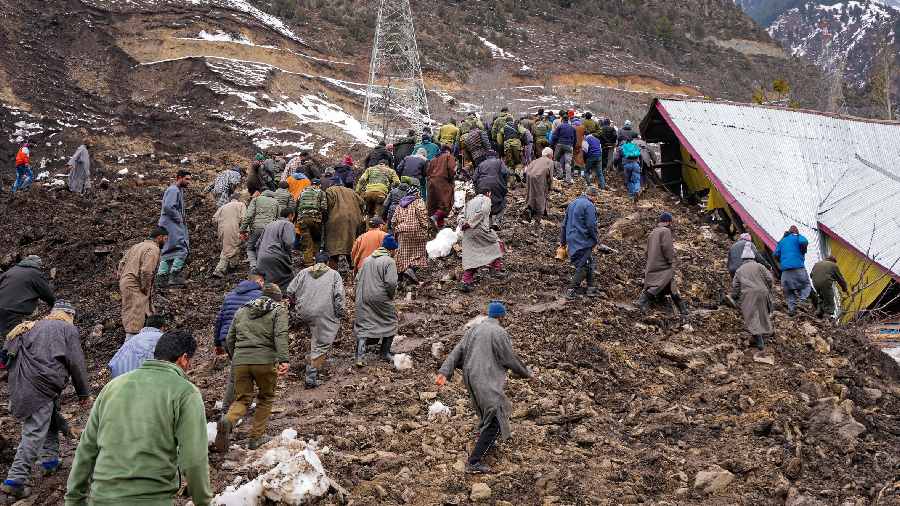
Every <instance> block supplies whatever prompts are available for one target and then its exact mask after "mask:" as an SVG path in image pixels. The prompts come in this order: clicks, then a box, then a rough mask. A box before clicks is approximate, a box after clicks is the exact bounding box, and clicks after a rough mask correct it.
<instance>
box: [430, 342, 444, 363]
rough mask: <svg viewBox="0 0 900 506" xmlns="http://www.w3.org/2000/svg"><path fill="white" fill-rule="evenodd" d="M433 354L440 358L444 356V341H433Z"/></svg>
mask: <svg viewBox="0 0 900 506" xmlns="http://www.w3.org/2000/svg"><path fill="white" fill-rule="evenodd" d="M431 356H432V357H434V358H436V359H438V360H440V359H441V357H443V356H444V343H431Z"/></svg>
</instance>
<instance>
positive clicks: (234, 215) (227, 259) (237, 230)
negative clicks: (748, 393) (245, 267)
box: [212, 194, 247, 278]
mask: <svg viewBox="0 0 900 506" xmlns="http://www.w3.org/2000/svg"><path fill="white" fill-rule="evenodd" d="M246 212H247V206H246V205H245V204H244V203H243V202H241V201H240V200H238V195H237V194H234V195H232V197H231V201H230V202H228V203H227V204H225V205H224V206H222V207H220V208H219V209H217V210H216V213H215V214H213V221H215V222H216V233H217V234H218V236H219V242H221V243H222V252H221V253H219V263H217V264H216V268H215V269H214V270H213V273H212V276H213V277H214V278H224V277H225V274H226V273H227V272H228V270H229V269H234V268H237V267H238V266H239V265H240V262H241V220H243V219H244V213H246Z"/></svg>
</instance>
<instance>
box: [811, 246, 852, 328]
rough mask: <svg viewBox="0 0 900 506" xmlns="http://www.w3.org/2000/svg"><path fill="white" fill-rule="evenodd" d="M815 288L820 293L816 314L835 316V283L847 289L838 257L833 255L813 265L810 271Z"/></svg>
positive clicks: (818, 315) (844, 289)
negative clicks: (838, 263)
mask: <svg viewBox="0 0 900 506" xmlns="http://www.w3.org/2000/svg"><path fill="white" fill-rule="evenodd" d="M810 277H811V278H812V283H813V288H815V289H816V293H817V294H818V304H817V308H816V316H817V317H819V318H821V317H822V316H825V317H828V318H833V317H834V300H835V294H834V284H835V283H837V284H838V286H840V287H841V290H843V291H845V292H846V291H847V282H846V281H845V280H844V276H843V275H842V274H841V269H840V268H838V265H837V259H836V258H834V257H833V256H830V257H828V258H826V259H825V260H821V261H819V262H817V263H816V265H814V266H813V269H812V272H811V273H810Z"/></svg>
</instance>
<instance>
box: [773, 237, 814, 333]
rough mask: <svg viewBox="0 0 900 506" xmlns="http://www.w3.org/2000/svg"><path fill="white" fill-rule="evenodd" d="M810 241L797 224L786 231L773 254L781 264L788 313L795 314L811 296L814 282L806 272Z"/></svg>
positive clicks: (782, 286)
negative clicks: (798, 307) (798, 228)
mask: <svg viewBox="0 0 900 506" xmlns="http://www.w3.org/2000/svg"><path fill="white" fill-rule="evenodd" d="M808 247H809V241H808V240H807V239H806V237H803V236H802V235H800V231H799V230H797V227H796V226H795V225H791V228H790V229H789V230H788V231H787V232H785V233H784V237H783V238H782V239H781V241H779V242H778V246H776V247H775V252H774V253H772V256H773V257H775V259H776V260H778V262H779V263H780V264H781V288H782V289H783V290H784V299H785V300H786V301H787V306H788V314H789V315H791V316H793V315H794V313H796V311H797V305H798V304H800V303H801V302H803V301H805V300H806V299H807V298H809V295H810V293H811V292H812V284H811V283H810V282H809V274H808V273H807V272H806V249H807V248H808Z"/></svg>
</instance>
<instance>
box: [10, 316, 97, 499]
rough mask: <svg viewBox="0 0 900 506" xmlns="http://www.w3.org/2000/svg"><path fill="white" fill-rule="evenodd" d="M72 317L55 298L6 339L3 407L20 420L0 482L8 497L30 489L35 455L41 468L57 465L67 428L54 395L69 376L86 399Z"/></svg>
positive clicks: (53, 468) (85, 400) (53, 469)
mask: <svg viewBox="0 0 900 506" xmlns="http://www.w3.org/2000/svg"><path fill="white" fill-rule="evenodd" d="M74 320H75V308H74V307H72V305H71V304H69V303H68V302H66V301H64V300H60V301H57V302H56V304H54V306H53V310H52V311H50V314H49V315H48V316H47V317H46V318H44V319H42V320H40V321H38V322H36V323H34V324H33V325H32V324H31V323H23V324H21V325H19V326H18V327H16V328H15V329H13V331H12V332H11V333H10V335H9V337H8V339H7V342H6V347H5V350H6V352H7V353H8V354H9V358H10V366H9V412H10V414H11V415H13V416H14V417H16V418H18V419H19V420H21V421H22V439H21V441H20V442H19V448H18V449H17V450H16V456H15V459H14V460H13V463H12V465H10V467H9V472H8V474H7V476H6V481H4V482H3V485H2V486H0V490H3V492H5V493H6V494H7V495H8V496H10V497H12V498H15V499H20V498H22V497H27V496H28V495H29V494H30V490H29V489H28V488H27V487H26V486H25V484H26V481H27V480H29V478H30V477H31V466H32V465H33V464H34V463H35V461H38V462H40V464H41V470H42V472H43V473H44V474H53V473H55V472H56V471H58V470H59V467H60V461H59V433H60V432H63V431H66V430H67V427H66V425H65V423H66V422H65V420H64V419H63V418H62V416H61V415H60V414H59V396H60V394H62V391H63V389H65V388H66V383H67V382H68V379H69V376H71V377H72V384H73V385H74V386H75V393H76V394H78V397H79V398H80V399H81V402H82V405H83V406H85V407H87V406H88V404H89V403H90V390H89V384H88V376H87V372H86V371H85V367H84V355H83V354H82V352H81V341H80V340H79V338H78V328H77V327H75V325H73V324H72V322H73V321H74Z"/></svg>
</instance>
